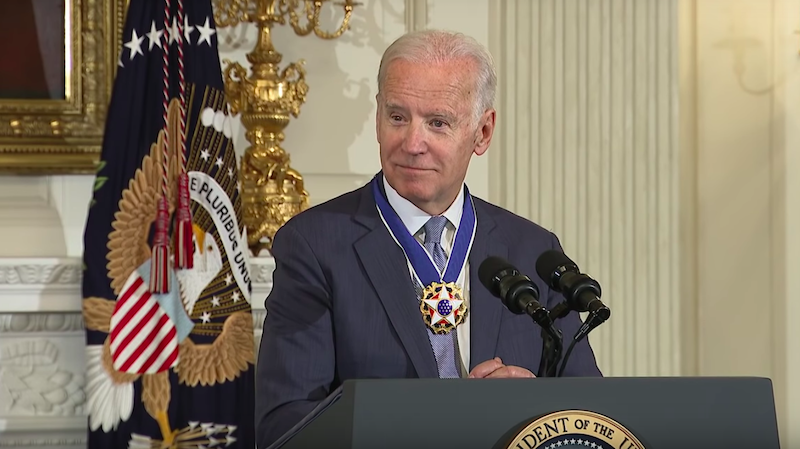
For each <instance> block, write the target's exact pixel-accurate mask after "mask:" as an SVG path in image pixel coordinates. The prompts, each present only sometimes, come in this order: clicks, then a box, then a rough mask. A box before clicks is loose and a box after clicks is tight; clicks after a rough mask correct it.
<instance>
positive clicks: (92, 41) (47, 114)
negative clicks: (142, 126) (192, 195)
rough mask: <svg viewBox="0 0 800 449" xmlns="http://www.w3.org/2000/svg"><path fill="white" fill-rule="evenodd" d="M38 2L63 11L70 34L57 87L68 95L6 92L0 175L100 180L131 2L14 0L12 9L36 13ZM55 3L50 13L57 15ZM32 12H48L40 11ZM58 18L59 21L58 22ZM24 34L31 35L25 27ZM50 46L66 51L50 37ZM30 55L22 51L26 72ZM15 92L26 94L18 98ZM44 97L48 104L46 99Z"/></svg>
mask: <svg viewBox="0 0 800 449" xmlns="http://www.w3.org/2000/svg"><path fill="white" fill-rule="evenodd" d="M36 1H39V2H43V3H48V2H49V3H54V4H55V5H58V6H59V7H62V6H63V8H62V9H63V14H64V17H63V21H59V22H58V23H59V24H63V28H64V34H63V54H58V56H64V66H63V67H64V71H63V73H56V74H55V76H56V78H55V79H56V80H59V81H60V80H63V84H64V87H63V90H60V89H55V90H53V88H52V86H53V85H54V83H52V82H49V84H48V86H50V89H51V90H50V92H51V93H52V92H57V93H56V94H54V95H50V98H42V95H38V96H37V95H33V96H29V93H30V92H33V91H31V90H25V89H22V88H20V89H18V90H17V91H10V90H9V89H6V90H2V91H0V92H2V95H0V174H20V175H22V174H24V175H56V174H80V173H94V171H95V166H96V164H97V162H98V160H99V156H100V151H101V146H102V139H103V131H104V127H105V117H106V112H107V110H108V103H109V99H110V97H111V87H112V85H113V80H114V75H115V73H116V67H117V59H118V55H119V51H120V48H121V47H122V39H123V36H122V32H123V29H124V25H125V10H126V8H127V4H128V0H47V1H43V0H14V3H13V4H14V5H23V4H26V3H25V2H28V3H27V4H28V5H33V4H34V3H35V2H36ZM17 2H20V3H19V4H17ZM49 3H48V4H47V5H45V7H48V8H49V7H51V6H52V5H50V4H49ZM11 4H12V3H11V2H9V5H11ZM15 7H17V8H24V7H27V6H15ZM30 7H31V8H32V9H34V8H39V10H41V9H42V8H43V6H42V4H39V5H35V6H30ZM59 11H61V10H59ZM60 14H61V12H59V13H58V15H56V16H55V17H56V19H58V16H59V15H60ZM40 15H41V14H40ZM48 17H51V18H52V17H53V16H52V15H50V16H48ZM51 20H52V19H51ZM18 28H19V29H23V30H25V29H26V28H23V25H20V26H19V27H18ZM28 28H29V27H28ZM38 28H39V29H40V31H39V32H40V33H41V29H45V30H47V24H45V25H42V26H39V27H38ZM34 32H35V31H34ZM56 34H57V32H56ZM57 37H59V38H60V37H61V36H57ZM44 40H45V41H47V42H48V45H51V47H52V48H59V49H60V47H59V46H60V45H61V42H56V43H55V44H53V36H52V32H51V35H50V36H46V37H45V39H44ZM14 45H21V46H23V47H24V46H25V45H30V44H26V41H25V40H19V41H15V42H14ZM34 45H35V44H34ZM53 45H55V47H53ZM37 49H38V48H37ZM25 52H26V50H21V51H20V52H19V54H21V55H23V56H20V58H25V59H24V62H25V63H26V64H27V63H28V61H30V60H31V59H33V58H35V57H36V56H35V55H34V56H33V57H25V56H24V55H25ZM43 54H44V53H43ZM49 56H51V58H52V59H51V60H50V61H49V63H50V64H51V66H50V67H49V68H50V69H51V70H50V75H53V70H52V67H53V65H56V64H58V61H57V60H55V58H54V56H56V53H55V52H51V53H50V54H49ZM42 59H45V58H44V57H43V56H42V57H39V59H38V60H36V59H34V63H36V62H37V61H41V60H42ZM20 61H23V59H20ZM44 63H48V61H47V60H45V61H44ZM44 63H43V64H44ZM6 64H8V66H7V67H6V68H0V70H4V69H5V70H8V69H11V68H13V67H14V66H13V65H11V63H8V62H7V63H6ZM59 69H60V67H59ZM21 70H22V69H19V70H18V72H17V73H16V74H17V79H22V80H23V81H21V82H20V83H21V84H22V85H26V86H27V85H28V84H26V83H28V82H27V81H26V80H25V77H24V76H20V74H21V73H22V72H21ZM5 73H10V72H8V71H6V72H5ZM58 76H60V77H61V79H59V78H58ZM50 79H53V78H52V77H51V78H50ZM55 84H58V83H55ZM0 87H3V86H0ZM12 87H13V86H12ZM57 87H60V86H57ZM9 92H25V93H24V94H21V95H20V96H19V98H17V97H15V96H14V95H10V94H9ZM39 94H41V92H39ZM44 96H45V97H47V96H48V95H47V92H44Z"/></svg>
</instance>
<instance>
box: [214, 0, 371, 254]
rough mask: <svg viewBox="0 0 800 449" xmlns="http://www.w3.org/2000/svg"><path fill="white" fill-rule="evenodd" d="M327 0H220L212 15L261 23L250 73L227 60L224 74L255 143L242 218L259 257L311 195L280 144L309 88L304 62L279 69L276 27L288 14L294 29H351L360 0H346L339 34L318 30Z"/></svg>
mask: <svg viewBox="0 0 800 449" xmlns="http://www.w3.org/2000/svg"><path fill="white" fill-rule="evenodd" d="M328 1H329V0H214V20H215V21H216V25H217V27H219V28H222V27H232V26H236V25H238V24H239V23H244V22H248V23H253V24H255V25H256V27H258V40H257V42H256V45H255V47H254V48H253V50H252V51H251V52H250V53H248V54H247V60H248V61H249V62H250V69H251V74H250V76H247V71H246V70H245V68H244V67H242V66H241V65H240V64H239V63H237V62H231V61H229V60H227V59H226V60H224V61H223V63H224V64H225V69H224V72H223V77H224V78H223V79H224V82H225V91H226V95H227V97H228V102H229V104H230V107H231V112H232V113H233V114H237V113H241V121H242V125H244V127H245V129H246V134H245V136H246V137H247V140H248V142H250V146H249V147H248V148H247V149H245V152H244V156H243V157H242V163H241V171H240V176H241V182H242V192H241V193H242V206H243V215H244V217H243V219H244V224H245V226H246V227H247V243H248V246H249V247H250V250H251V252H252V253H253V254H254V255H258V254H259V253H260V252H261V251H262V250H264V249H267V250H270V251H271V249H272V238H273V237H274V236H275V233H276V232H277V231H278V229H279V228H280V227H281V226H283V224H284V223H286V222H287V221H288V220H289V219H290V218H291V217H293V216H294V215H296V214H297V213H299V212H301V211H303V210H304V209H306V208H307V207H308V192H307V191H306V190H305V187H304V184H303V177H302V176H301V175H300V173H298V172H297V170H295V169H293V168H292V167H291V166H290V162H289V155H288V154H287V153H286V151H285V150H284V149H283V148H281V142H282V141H283V139H284V134H283V130H284V128H286V125H288V124H289V120H290V119H291V117H290V115H291V116H294V117H297V116H298V115H299V114H300V106H301V105H302V104H303V103H304V102H305V100H306V94H307V93H308V85H307V84H306V80H305V74H306V73H305V70H304V68H303V65H304V63H305V62H304V61H303V60H302V59H301V60H300V61H298V62H293V63H290V64H288V65H287V66H286V67H285V68H284V69H283V70H280V68H279V64H280V62H281V59H282V58H283V56H282V55H281V54H280V53H278V52H277V51H275V47H274V46H273V45H272V37H271V29H272V26H273V25H275V24H280V25H284V24H286V19H287V18H288V19H289V24H290V25H291V27H292V29H293V30H294V32H295V33H297V34H298V35H300V36H306V35H308V34H310V33H312V32H313V33H314V34H315V35H317V36H318V37H320V38H322V39H335V38H337V37H339V36H341V35H342V34H343V33H344V32H345V31H346V30H347V29H348V27H349V24H350V16H351V15H352V13H353V8H354V7H355V6H357V5H358V4H359V3H355V2H353V1H351V0H345V2H344V3H337V5H340V6H343V7H344V19H343V20H342V23H341V25H340V26H339V28H338V29H337V30H336V31H334V32H333V33H329V32H326V31H323V30H322V29H321V28H320V21H319V18H320V12H321V11H322V7H323V4H324V3H327V2H328ZM301 6H302V7H303V12H304V14H305V17H306V24H305V25H301V24H300V16H299V15H298V10H299V9H300V8H301Z"/></svg>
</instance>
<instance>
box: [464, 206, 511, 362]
mask: <svg viewBox="0 0 800 449" xmlns="http://www.w3.org/2000/svg"><path fill="white" fill-rule="evenodd" d="M475 211H476V214H477V217H478V229H477V230H476V232H475V241H474V242H473V243H472V250H471V251H470V255H469V287H470V288H469V298H470V326H469V327H470V367H469V370H470V371H472V369H473V368H475V365H477V364H479V363H481V362H484V361H486V360H489V359H492V358H494V356H495V349H496V348H497V338H498V336H499V334H500V318H501V314H502V311H503V305H502V303H501V302H500V299H499V298H496V297H494V296H493V295H492V294H491V293H489V290H487V289H486V287H484V286H483V284H481V281H480V279H479V278H478V269H479V268H480V265H481V263H482V262H483V261H484V260H485V259H486V258H487V257H489V256H498V257H502V258H507V257H508V247H507V246H506V245H505V243H503V242H501V241H500V240H499V239H498V238H497V237H496V234H495V233H493V232H492V231H493V230H494V228H495V226H496V223H495V221H494V220H493V219H492V217H491V216H490V215H489V214H488V213H487V211H486V209H485V207H484V205H483V204H482V203H481V202H479V201H477V200H476V201H475Z"/></svg>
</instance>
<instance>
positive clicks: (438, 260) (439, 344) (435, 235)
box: [417, 216, 461, 378]
mask: <svg viewBox="0 0 800 449" xmlns="http://www.w3.org/2000/svg"><path fill="white" fill-rule="evenodd" d="M446 224H447V218H445V217H442V216H436V217H431V218H430V219H429V220H428V222H427V223H425V226H424V229H425V243H424V244H423V246H425V249H426V250H427V251H428V253H429V254H430V255H431V257H432V258H433V263H434V264H436V268H438V269H439V273H443V272H444V269H445V266H446V265H447V254H446V253H445V252H444V248H442V244H441V240H442V232H444V227H445V225H446ZM417 295H418V296H419V297H420V298H421V297H422V289H421V288H419V286H418V289H417ZM428 339H429V340H430V342H431V347H432V348H433V355H434V356H435V357H436V365H437V366H438V368H439V377H440V378H456V377H461V369H460V365H461V364H460V363H459V362H457V360H458V359H457V357H456V329H453V330H452V331H450V332H449V333H447V334H435V333H434V332H433V331H431V330H430V328H429V329H428Z"/></svg>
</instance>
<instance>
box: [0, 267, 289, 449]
mask: <svg viewBox="0 0 800 449" xmlns="http://www.w3.org/2000/svg"><path fill="white" fill-rule="evenodd" d="M274 267H275V264H274V261H273V259H272V258H271V257H259V258H253V259H251V261H250V268H251V279H252V280H253V295H252V298H253V300H252V301H253V302H252V307H253V328H254V332H253V336H254V338H255V341H256V349H258V346H259V343H260V341H261V331H262V329H263V324H264V317H265V316H266V310H264V300H265V299H266V297H267V295H268V294H269V292H270V290H271V289H272V271H273V270H274ZM81 273H82V263H81V260H80V259H76V258H66V259H62V258H25V259H20V258H7V259H0V296H2V297H3V298H4V300H3V301H0V448H6V447H9V448H11V447H20V448H27V449H51V448H52V449H55V448H59V449H82V448H85V447H86V437H85V433H86V416H85V411H84V402H85V398H86V395H85V378H84V372H85V359H84V357H85V355H84V354H85V349H84V345H85V340H84V332H85V328H84V322H83V316H82V314H81V299H82V298H81Z"/></svg>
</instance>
